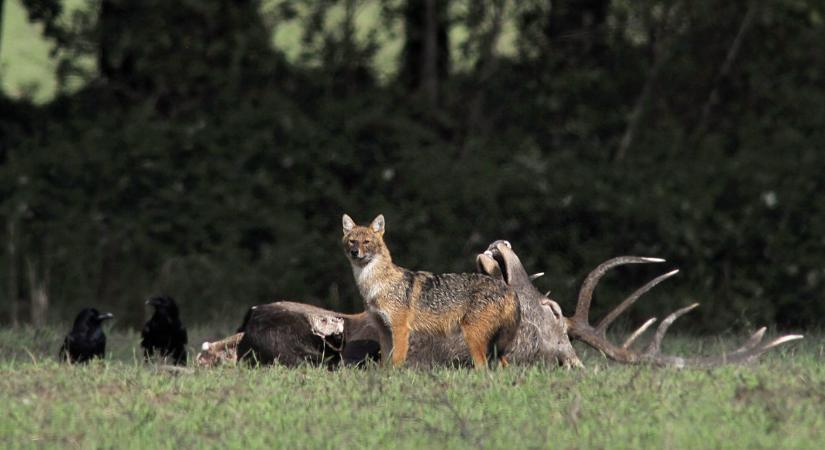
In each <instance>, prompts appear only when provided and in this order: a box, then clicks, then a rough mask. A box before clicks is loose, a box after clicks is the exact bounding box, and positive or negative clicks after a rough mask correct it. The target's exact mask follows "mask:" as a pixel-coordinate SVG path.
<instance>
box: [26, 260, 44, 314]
mask: <svg viewBox="0 0 825 450" xmlns="http://www.w3.org/2000/svg"><path fill="white" fill-rule="evenodd" d="M27 262H28V264H27V266H28V267H27V268H28V276H29V298H30V304H31V308H30V313H31V323H32V325H33V326H35V327H42V326H44V325H46V318H47V317H48V313H49V293H48V285H49V271H48V263H47V262H46V260H45V258H43V261H42V267H39V268H38V264H37V263H36V262H32V260H30V259H29V260H28V261H27Z"/></svg>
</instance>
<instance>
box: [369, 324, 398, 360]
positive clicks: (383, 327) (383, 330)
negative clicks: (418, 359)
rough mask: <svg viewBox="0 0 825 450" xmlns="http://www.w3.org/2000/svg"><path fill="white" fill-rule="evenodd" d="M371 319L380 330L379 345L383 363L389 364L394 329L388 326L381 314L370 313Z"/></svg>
mask: <svg viewBox="0 0 825 450" xmlns="http://www.w3.org/2000/svg"><path fill="white" fill-rule="evenodd" d="M370 319H371V320H372V324H373V326H374V327H375V329H376V330H378V347H379V348H380V350H381V365H382V366H387V365H388V364H389V362H390V354H392V351H393V348H392V331H391V330H390V328H389V327H388V326H387V324H386V322H384V320H383V319H382V317H381V316H379V315H377V314H370Z"/></svg>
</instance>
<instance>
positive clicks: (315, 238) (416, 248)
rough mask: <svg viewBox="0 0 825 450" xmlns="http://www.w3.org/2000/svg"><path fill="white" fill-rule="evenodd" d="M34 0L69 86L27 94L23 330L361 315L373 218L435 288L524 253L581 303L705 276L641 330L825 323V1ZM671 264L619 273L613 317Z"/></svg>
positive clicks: (17, 202) (6, 102)
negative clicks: (286, 302)
mask: <svg viewBox="0 0 825 450" xmlns="http://www.w3.org/2000/svg"><path fill="white" fill-rule="evenodd" d="M23 3H24V5H25V6H26V8H27V11H28V13H29V18H30V20H32V21H34V22H37V23H40V24H42V30H43V34H44V36H45V37H47V38H48V39H49V40H50V42H52V43H53V45H54V52H55V55H56V57H57V58H58V60H59V66H58V76H59V84H60V86H62V88H61V92H60V94H59V95H58V96H57V97H56V98H55V99H54V100H52V101H51V102H49V103H47V104H45V105H37V104H34V103H33V102H31V101H29V100H27V99H25V98H23V99H19V98H18V99H12V98H8V97H2V96H0V220H2V225H3V227H2V228H3V233H2V239H0V242H2V243H3V246H2V247H3V254H2V258H0V274H2V278H0V286H2V287H3V289H2V291H1V292H0V298H2V299H3V301H2V302H1V303H0V323H4V324H23V323H33V324H35V325H42V324H44V323H46V322H47V321H50V320H55V319H63V320H67V319H66V318H67V317H72V316H73V315H74V312H75V311H77V310H79V309H80V308H81V307H83V306H87V305H88V306H93V305H94V306H98V307H101V308H104V309H106V310H107V311H113V312H116V315H117V317H118V318H119V319H120V321H119V324H120V325H127V326H138V325H139V324H140V323H142V321H143V319H144V315H145V314H146V311H145V309H144V308H145V307H144V304H143V301H144V300H145V299H146V298H147V297H148V296H150V295H153V294H155V293H166V294H169V295H172V296H173V297H175V299H176V300H177V301H178V304H179V305H180V308H181V314H182V315H183V316H184V317H186V318H187V321H188V322H198V321H210V320H222V321H226V320H227V317H230V318H232V319H231V320H232V321H233V323H234V322H239V321H240V318H241V316H242V315H243V312H244V311H246V308H247V307H248V306H249V305H252V304H259V303H264V302H269V301H274V300H276V299H290V300H299V301H305V302H308V303H313V304H316V305H320V306H323V307H326V308H330V309H334V310H338V311H346V312H353V311H360V310H361V308H362V301H361V299H360V297H359V296H358V293H357V291H356V289H355V285H354V282H353V279H352V273H351V270H350V267H349V264H348V263H347V261H346V259H345V257H344V255H343V253H342V250H341V248H340V245H339V239H340V233H341V229H340V220H341V214H342V213H344V212H346V213H349V214H350V215H352V216H353V218H355V219H356V221H362V222H366V221H368V220H371V219H372V217H374V216H375V215H377V214H378V213H383V214H384V215H385V217H386V218H387V234H386V239H387V243H388V245H389V246H390V249H391V250H392V252H393V256H394V258H395V260H396V262H398V263H399V264H402V265H404V266H406V267H410V268H417V269H426V270H431V271H471V270H473V269H474V266H473V264H474V257H475V254H476V253H477V252H479V251H481V250H483V249H484V248H486V246H487V244H488V243H490V242H491V241H493V240H495V239H500V238H503V239H508V240H510V241H511V242H512V243H513V246H514V248H516V249H517V251H518V254H519V255H520V256H521V258H522V261H523V262H524V265H525V266H526V267H527V269H528V270H530V271H533V272H539V271H543V272H546V275H545V276H544V277H543V278H542V279H540V280H539V281H537V284H538V285H539V286H541V287H543V288H548V289H551V290H552V292H553V297H554V298H555V299H557V300H558V301H559V303H560V304H561V306H562V308H564V309H565V310H566V311H567V310H570V309H571V308H572V307H573V305H574V299H573V295H574V292H575V291H576V289H577V288H578V286H579V285H580V283H581V279H582V277H583V276H584V275H585V274H586V273H587V272H588V271H589V270H591V269H592V268H593V267H595V266H596V265H597V264H598V263H600V262H601V261H604V260H606V259H608V258H610V257H613V256H618V255H624V254H637V255H643V256H657V257H662V258H666V259H667V260H668V261H669V264H671V265H673V266H676V267H679V268H681V269H682V273H680V275H679V276H678V277H677V278H675V279H673V280H671V281H669V282H668V283H669V284H668V285H667V286H662V287H661V288H659V290H658V292H657V293H655V294H654V293H652V295H651V296H652V297H654V298H655V300H648V301H646V302H645V303H644V304H640V305H638V307H636V308H635V309H634V310H633V311H631V312H630V313H631V314H629V316H631V317H630V319H632V320H634V321H638V320H641V318H646V317H649V316H651V315H657V314H662V313H663V312H666V311H670V310H673V309H675V308H676V307H678V306H681V305H684V304H685V303H687V302H688V300H696V301H700V302H702V305H703V306H702V308H700V309H699V310H697V311H696V312H694V313H693V314H691V315H690V316H688V317H685V319H683V320H684V321H685V323H686V324H688V329H691V330H693V331H696V332H720V331H728V330H737V331H738V330H739V329H741V328H746V327H751V326H752V324H754V323H774V324H776V325H777V326H778V327H780V328H800V327H803V328H811V327H821V326H822V324H823V319H822V317H823V316H825V301H824V300H825V298H823V296H824V295H825V202H823V200H822V194H821V193H822V192H823V190H825V177H823V176H822V173H823V172H825V148H823V146H825V126H823V124H824V123H823V122H825V23H823V20H825V5H823V4H822V3H821V2H818V1H813V0H807V1H806V0H798V1H797V0H794V1H790V0H781V1H780V0H773V1H767V2H756V1H738V0H737V1H730V2H718V1H710V0H696V1H679V0H674V1H655V0H641V1H619V0H613V1H610V0H571V1H546V0H545V1H538V0H528V1H513V0H480V1H458V0H450V1H446V0H444V1H436V0H396V1H392V0H322V1H309V0H295V1H283V2H274V3H271V4H270V3H267V4H261V2H259V1H253V0H209V1H207V0H181V1H177V2H168V1H163V0H142V1H140V2H136V1H130V0H97V1H90V2H88V3H87V4H86V5H85V6H84V7H83V8H82V9H81V10H77V11H72V12H71V13H68V12H67V11H64V10H63V5H62V2H60V1H58V0H24V1H23ZM368 8H372V9H371V10H372V11H378V12H379V14H380V17H379V19H378V20H375V21H374V24H373V25H372V26H371V28H370V29H366V30H365V29H364V27H363V26H361V25H359V22H358V20H359V13H362V12H363V11H365V10H366V9H368ZM295 23H299V24H300V30H301V39H300V43H301V44H300V51H299V52H298V53H297V56H294V55H293V56H289V55H287V54H285V52H284V51H283V50H281V49H279V48H277V46H275V45H273V34H274V33H276V32H277V31H278V30H279V28H280V27H285V26H287V25H288V24H295ZM392 35H397V39H399V40H400V41H401V49H400V50H399V51H398V52H397V58H395V60H394V62H393V64H392V67H390V68H389V69H388V68H387V67H380V66H379V64H377V63H376V59H377V56H376V55H378V54H379V52H380V51H381V50H382V48H383V46H384V45H385V44H386V42H385V40H386V39H387V36H392ZM457 42H458V45H457V44H456V43H457ZM505 44H506V45H505ZM77 85H80V86H81V87H80V88H71V86H77ZM660 272H661V267H658V268H652V269H650V271H648V270H647V269H645V268H633V269H632V270H630V269H627V270H623V271H618V272H617V274H616V275H613V276H611V277H610V278H608V279H606V280H605V281H604V283H603V286H602V287H600V291H599V292H598V294H597V295H598V296H601V297H603V298H605V299H606V300H608V301H602V302H599V301H598V299H597V300H596V304H595V305H594V308H593V309H594V311H596V312H597V313H598V312H599V309H600V308H601V306H600V305H602V304H604V307H607V306H608V305H610V304H615V301H613V300H615V299H616V298H617V297H618V296H620V295H621V294H623V293H626V292H629V291H630V290H632V289H634V288H635V287H636V286H639V285H640V284H641V283H642V282H644V281H646V280H647V279H649V278H650V277H651V275H655V274H658V273H660Z"/></svg>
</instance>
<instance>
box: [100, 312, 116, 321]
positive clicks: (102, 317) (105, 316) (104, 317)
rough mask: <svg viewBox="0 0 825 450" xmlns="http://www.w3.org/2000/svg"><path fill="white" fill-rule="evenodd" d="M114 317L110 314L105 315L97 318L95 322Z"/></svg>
mask: <svg viewBox="0 0 825 450" xmlns="http://www.w3.org/2000/svg"><path fill="white" fill-rule="evenodd" d="M114 318H115V316H114V314H112V313H105V314H101V315H99V316H97V320H106V319H114Z"/></svg>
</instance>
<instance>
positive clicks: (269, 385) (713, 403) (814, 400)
mask: <svg viewBox="0 0 825 450" xmlns="http://www.w3.org/2000/svg"><path fill="white" fill-rule="evenodd" d="M59 329H60V333H58V332H56V331H42V330H41V331H34V330H31V329H24V330H17V331H13V330H0V404H2V405H3V409H2V410H1V411H2V412H0V447H2V448H34V447H80V448H110V447H117V448H232V447H264V446H266V447H278V448H333V447H334V448H353V447H356V448H358V447H387V446H391V447H400V448H420V447H438V448H441V447H454V448H475V447H505V448H513V447H515V448H519V447H522V448H523V447H532V448H535V447H553V448H569V447H580V448H594V447H595V448H608V447H609V448H625V447H633V448H638V447H647V448H651V447H653V448H663V447H664V448H819V447H820V446H821V444H822V442H825V408H823V407H822V405H823V404H825V365H823V364H822V362H823V354H825V342H824V341H823V340H822V339H821V338H810V337H809V338H807V339H806V340H804V341H802V342H798V343H794V344H792V345H789V346H787V347H786V348H783V349H780V350H779V351H775V352H773V353H772V354H770V355H768V356H767V358H764V360H763V361H761V362H759V363H757V364H753V365H749V366H732V367H723V368H718V369H714V370H681V371H678V370H664V369H655V368H639V367H629V366H620V365H615V364H610V363H608V362H606V361H604V360H603V359H601V358H600V357H599V356H598V355H595V354H592V353H588V354H587V355H585V363H586V364H587V366H588V368H587V369H585V370H580V371H564V370H547V369H542V368H518V367H511V368H508V369H504V370H495V371H491V372H488V373H475V372H472V371H468V370H454V369H440V370H435V371H423V370H409V369H401V370H385V369H378V368H372V369H367V370H356V369H343V370H338V371H334V372H329V371H326V370H322V369H318V368H313V367H305V368H300V369H284V368H279V367H272V368H257V369H255V368H251V369H250V368H222V369H212V370H194V371H193V373H173V372H169V371H165V370H162V369H160V368H158V367H157V366H153V365H144V364H142V363H140V362H139V358H137V357H136V356H135V354H136V353H135V350H134V349H135V347H136V346H137V340H138V339H137V335H136V334H135V333H134V332H131V333H120V332H110V333H109V336H110V345H109V347H110V349H111V351H110V357H109V358H108V359H107V360H106V361H105V362H96V363H94V364H91V365H88V366H80V367H76V366H75V367H73V366H66V365H61V364H58V363H57V362H56V361H55V357H54V354H55V353H56V349H57V347H59V344H60V334H61V333H62V332H63V331H64V330H63V329H62V328H59ZM223 331H225V330H219V329H214V330H209V331H208V332H206V331H204V330H195V331H194V332H193V333H192V334H193V336H194V337H193V339H192V342H193V343H197V342H199V340H200V337H201V336H205V335H207V334H213V333H217V332H223ZM673 341H674V340H672V341H671V344H672V345H671V347H674V345H673ZM675 342H676V345H675V347H676V348H675V350H672V351H679V352H683V353H685V352H688V350H687V349H690V348H692V349H694V350H695V349H696V348H699V347H702V349H701V351H702V352H711V351H718V350H719V349H720V348H721V347H720V345H721V344H722V343H721V342H717V341H713V342H709V341H701V342H700V341H697V340H693V339H687V338H681V339H675Z"/></svg>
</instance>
